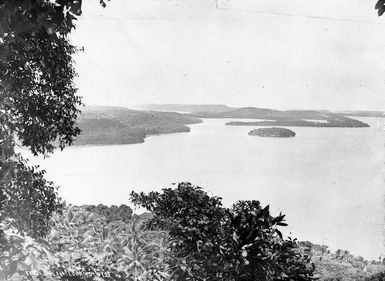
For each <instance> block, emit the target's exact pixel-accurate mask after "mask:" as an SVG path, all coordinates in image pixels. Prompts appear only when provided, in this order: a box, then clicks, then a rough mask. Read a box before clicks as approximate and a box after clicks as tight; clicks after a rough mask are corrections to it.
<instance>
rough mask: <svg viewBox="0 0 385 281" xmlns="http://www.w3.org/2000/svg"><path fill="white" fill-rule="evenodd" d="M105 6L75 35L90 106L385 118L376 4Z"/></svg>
mask: <svg viewBox="0 0 385 281" xmlns="http://www.w3.org/2000/svg"><path fill="white" fill-rule="evenodd" d="M98 2H99V1H97V0H85V1H84V4H83V5H84V8H83V15H82V17H81V18H80V19H79V21H78V24H77V26H78V27H77V29H76V30H75V31H74V32H73V34H72V39H73V42H74V43H75V44H76V45H79V46H84V52H81V53H79V54H78V55H77V56H76V69H77V72H78V73H79V77H78V78H77V81H76V83H77V86H78V88H79V95H81V96H83V97H84V102H85V103H86V104H87V105H120V106H130V105H134V104H140V103H196V104H206V103H210V104H216V103H221V104H227V105H230V106H256V107H267V108H282V109H290V108H291V109H292V108H296V109H330V110H351V109H368V110H369V109H371V110H384V109H385V103H384V97H385V95H384V93H385V16H384V17H377V14H376V11H375V10H374V4H375V0H373V1H362V0H341V1H335V0H334V1H332V0H290V1H287V0H258V1H257V0H218V4H219V9H216V7H215V1H213V0H111V2H108V3H107V8H105V9H103V8H101V7H100V6H99V5H98Z"/></svg>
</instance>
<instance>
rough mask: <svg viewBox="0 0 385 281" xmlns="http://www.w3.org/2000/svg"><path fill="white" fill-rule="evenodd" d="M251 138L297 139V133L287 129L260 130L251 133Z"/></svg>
mask: <svg viewBox="0 0 385 281" xmlns="http://www.w3.org/2000/svg"><path fill="white" fill-rule="evenodd" d="M249 135H250V136H259V137H275V138H290V137H295V132H293V131H292V130H289V129H286V128H277V127H274V128H258V129H254V130H251V131H250V132H249Z"/></svg>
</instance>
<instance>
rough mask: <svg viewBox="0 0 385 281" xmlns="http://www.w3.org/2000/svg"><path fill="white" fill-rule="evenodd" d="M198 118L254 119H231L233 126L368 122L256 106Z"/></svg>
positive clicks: (357, 125)
mask: <svg viewBox="0 0 385 281" xmlns="http://www.w3.org/2000/svg"><path fill="white" fill-rule="evenodd" d="M194 116H196V117H199V118H247V119H258V120H255V121H247V122H243V121H231V122H228V123H226V125H233V126H298V127H340V128H361V127H369V125H368V124H366V123H364V122H361V121H358V120H356V119H352V118H348V117H345V116H342V115H340V114H337V113H332V112H328V111H316V110H286V111H282V110H274V109H267V108H257V107H242V108H238V109H235V110H231V111H227V112H221V113H201V114H194Z"/></svg>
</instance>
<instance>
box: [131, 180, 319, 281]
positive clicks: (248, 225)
mask: <svg viewBox="0 0 385 281" xmlns="http://www.w3.org/2000/svg"><path fill="white" fill-rule="evenodd" d="M131 201H132V202H133V203H134V204H135V205H140V206H142V207H144V208H146V209H147V210H149V211H150V212H152V213H153V215H154V216H153V218H152V219H151V220H150V221H149V223H148V227H149V228H151V229H161V230H167V231H169V235H170V239H171V241H170V243H169V245H170V251H171V252H172V253H173V258H172V259H171V260H170V261H169V262H170V264H171V268H172V269H173V276H172V278H174V280H229V281H249V280H250V281H251V280H312V272H313V270H314V268H313V267H312V265H311V264H310V262H309V261H310V257H308V256H307V255H304V254H303V253H302V252H301V249H300V248H299V247H298V245H297V242H296V240H291V239H287V240H285V239H283V237H282V234H281V232H280V231H279V230H278V228H277V226H285V225H286V224H285V223H284V222H283V221H284V217H285V216H284V215H281V214H280V215H279V216H277V217H273V216H271V215H270V212H269V206H267V207H264V208H262V207H261V206H260V203H259V202H258V201H239V202H237V203H236V204H235V205H234V206H233V207H232V208H230V209H228V208H224V207H223V206H222V204H221V198H219V197H215V196H213V197H210V196H209V195H208V194H207V193H206V192H204V191H203V190H202V189H201V188H200V187H195V186H192V185H191V184H190V183H180V184H178V187H177V188H175V189H170V188H168V189H163V192H162V193H159V192H150V193H149V194H144V193H135V192H132V194H131Z"/></svg>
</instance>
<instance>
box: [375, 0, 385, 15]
mask: <svg viewBox="0 0 385 281" xmlns="http://www.w3.org/2000/svg"><path fill="white" fill-rule="evenodd" d="M374 8H375V9H376V10H377V12H378V16H382V15H383V14H384V13H385V0H378V1H377V3H376V6H375V7H374Z"/></svg>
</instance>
